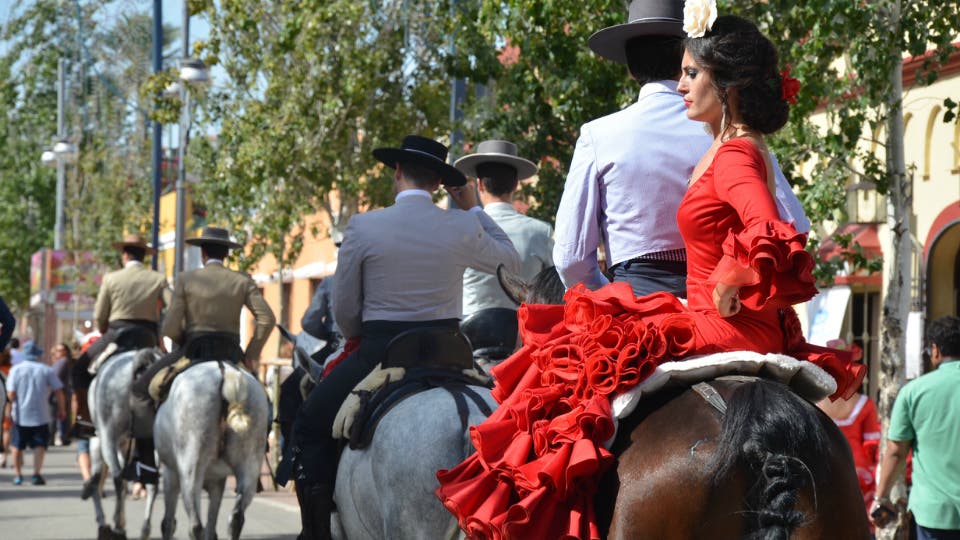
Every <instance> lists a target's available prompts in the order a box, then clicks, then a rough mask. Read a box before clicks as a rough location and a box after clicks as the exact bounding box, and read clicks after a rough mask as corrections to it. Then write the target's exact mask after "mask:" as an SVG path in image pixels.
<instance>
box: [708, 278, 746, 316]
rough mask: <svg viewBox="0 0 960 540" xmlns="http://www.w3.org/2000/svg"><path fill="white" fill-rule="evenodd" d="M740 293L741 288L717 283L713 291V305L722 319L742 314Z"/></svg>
mask: <svg viewBox="0 0 960 540" xmlns="http://www.w3.org/2000/svg"><path fill="white" fill-rule="evenodd" d="M739 292H740V288H739V287H734V286H733V285H725V284H723V283H717V286H716V287H714V289H713V305H714V306H716V308H717V312H718V313H720V316H721V317H733V316H734V315H736V314H737V313H740V308H741V307H742V306H741V304H740V296H739V295H738V293H739Z"/></svg>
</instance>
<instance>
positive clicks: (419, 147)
mask: <svg viewBox="0 0 960 540" xmlns="http://www.w3.org/2000/svg"><path fill="white" fill-rule="evenodd" d="M373 157H375V158H377V159H379V160H380V161H381V162H383V164H384V165H386V166H387V167H390V168H391V169H396V168H397V163H415V164H417V165H420V166H422V167H426V168H428V169H430V170H432V171H434V172H436V173H437V174H438V175H439V176H440V182H442V183H443V185H445V186H451V187H456V186H462V185H464V184H466V183H467V179H466V177H464V176H463V173H461V172H460V171H458V170H457V169H455V168H453V167H451V166H450V165H447V147H446V146H444V145H443V144H441V143H439V142H437V141H435V140H433V139H428V138H426V137H421V136H419V135H407V136H406V137H404V138H403V142H402V143H401V144H400V148H375V149H374V150H373Z"/></svg>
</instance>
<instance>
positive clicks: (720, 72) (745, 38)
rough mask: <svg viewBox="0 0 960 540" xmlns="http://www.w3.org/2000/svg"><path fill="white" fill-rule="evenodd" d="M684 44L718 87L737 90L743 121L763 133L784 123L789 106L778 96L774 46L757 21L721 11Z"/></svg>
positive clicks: (776, 60)
mask: <svg viewBox="0 0 960 540" xmlns="http://www.w3.org/2000/svg"><path fill="white" fill-rule="evenodd" d="M685 45H686V48H687V51H689V52H690V55H691V56H693V58H694V59H695V60H696V61H697V63H698V64H700V65H702V66H703V67H705V68H706V69H708V70H709V71H710V73H711V75H712V77H713V82H714V84H715V85H716V86H717V87H718V88H719V89H721V90H726V89H729V88H735V89H737V90H738V92H739V96H740V103H739V111H738V112H739V113H740V117H741V118H742V119H743V122H744V123H745V124H747V125H748V126H750V127H751V128H753V129H755V130H757V131H759V132H761V133H765V134H766V133H773V132H775V131H777V130H778V129H780V128H782V127H783V126H784V124H786V123H787V119H788V118H789V115H790V108H789V106H788V105H787V102H786V101H784V99H783V97H782V92H781V88H780V87H781V84H782V81H781V77H780V71H779V69H778V57H777V50H776V48H775V47H774V46H773V43H771V42H770V40H769V39H767V37H766V36H764V35H763V34H762V33H760V30H759V29H758V28H757V25H755V24H753V23H752V22H750V21H748V20H746V19H743V18H741V17H736V16H733V15H724V16H721V17H717V20H716V21H715V22H714V24H713V27H712V28H711V29H710V31H709V32H707V34H706V35H705V36H703V37H702V38H692V39H687V41H686V43H685Z"/></svg>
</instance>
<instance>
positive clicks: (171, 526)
mask: <svg viewBox="0 0 960 540" xmlns="http://www.w3.org/2000/svg"><path fill="white" fill-rule="evenodd" d="M176 529H177V520H175V519H171V520H170V521H169V522H167V520H165V519H164V520H163V521H161V522H160V534H161V535H162V536H163V540H170V539H171V538H173V531H175V530H176Z"/></svg>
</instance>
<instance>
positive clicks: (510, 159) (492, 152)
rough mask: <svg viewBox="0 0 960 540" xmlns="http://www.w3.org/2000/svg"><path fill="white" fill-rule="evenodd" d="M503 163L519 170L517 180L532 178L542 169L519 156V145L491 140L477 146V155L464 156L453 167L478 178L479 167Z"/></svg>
mask: <svg viewBox="0 0 960 540" xmlns="http://www.w3.org/2000/svg"><path fill="white" fill-rule="evenodd" d="M481 163H503V164H504V165H510V166H511V167H513V168H514V169H516V170H517V180H523V179H524V178H530V177H531V176H533V175H535V174H537V171H539V170H540V169H539V168H538V167H537V165H536V164H535V163H534V162H532V161H530V160H529V159H524V158H522V157H520V156H518V155H517V145H515V144H513V143H512V142H510V141H498V140H490V141H483V142H482V143H480V144H478V145H477V153H476V154H470V155H469V156H463V157H462V158H460V159H458V160H457V161H456V162H455V163H454V164H453V166H454V167H456V168H457V169H458V170H459V171H460V172H462V173H463V174H465V175H467V176H477V165H480V164H481Z"/></svg>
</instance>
